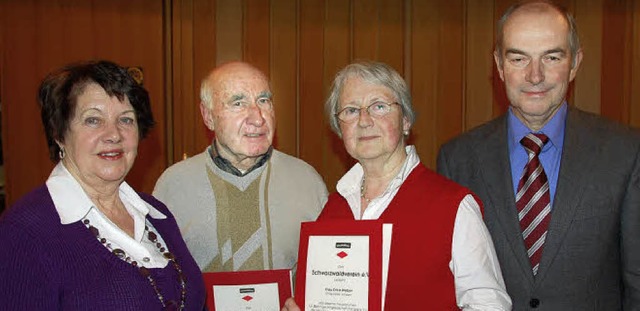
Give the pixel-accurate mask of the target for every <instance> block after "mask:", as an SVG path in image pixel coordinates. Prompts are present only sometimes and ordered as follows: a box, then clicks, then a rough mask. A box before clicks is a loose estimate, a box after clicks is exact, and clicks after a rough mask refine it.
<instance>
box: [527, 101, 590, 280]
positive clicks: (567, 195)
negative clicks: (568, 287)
mask: <svg viewBox="0 0 640 311" xmlns="http://www.w3.org/2000/svg"><path fill="white" fill-rule="evenodd" d="M578 114H579V112H576V111H575V110H574V109H572V108H569V111H568V113H567V123H566V126H565V136H564V145H563V148H562V149H563V150H562V158H561V160H560V172H559V173H558V183H557V188H556V195H555V198H554V201H553V205H552V207H551V208H552V211H551V221H550V222H549V228H548V231H547V238H546V241H545V246H544V250H543V253H542V258H541V259H540V270H539V271H538V277H537V279H539V280H540V281H542V280H543V279H544V277H545V275H546V272H547V270H548V269H549V266H550V265H551V264H552V263H553V260H554V258H555V256H556V255H557V254H558V250H559V249H560V247H561V246H562V243H563V240H564V237H565V236H566V234H567V230H568V229H569V227H570V226H571V222H572V220H573V219H574V215H575V212H576V208H577V206H578V203H580V201H581V197H582V193H583V192H584V189H585V185H586V184H587V183H588V182H589V177H588V176H587V172H588V168H589V167H591V162H592V161H593V159H594V158H597V156H594V155H595V154H597V153H598V152H599V150H598V149H599V145H598V144H596V143H595V141H594V140H593V139H587V138H589V137H591V136H593V135H590V134H589V133H588V131H589V127H588V126H585V124H584V123H583V122H582V120H581V119H580V117H579V115H578Z"/></svg>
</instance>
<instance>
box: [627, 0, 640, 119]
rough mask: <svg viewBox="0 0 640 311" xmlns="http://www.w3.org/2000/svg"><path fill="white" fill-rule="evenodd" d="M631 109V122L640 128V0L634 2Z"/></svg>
mask: <svg viewBox="0 0 640 311" xmlns="http://www.w3.org/2000/svg"><path fill="white" fill-rule="evenodd" d="M631 38H632V50H633V51H632V53H633V54H632V55H633V56H632V57H631V111H630V118H629V124H630V125H632V126H635V127H638V128H640V1H634V2H633V30H632V35H631Z"/></svg>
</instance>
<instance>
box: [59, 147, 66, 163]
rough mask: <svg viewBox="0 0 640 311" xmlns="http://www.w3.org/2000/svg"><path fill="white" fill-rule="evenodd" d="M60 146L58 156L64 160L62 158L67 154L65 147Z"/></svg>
mask: <svg viewBox="0 0 640 311" xmlns="http://www.w3.org/2000/svg"><path fill="white" fill-rule="evenodd" d="M58 148H60V150H58V158H60V160H61V161H62V159H64V156H66V155H67V154H66V153H65V152H64V147H62V146H59V147H58Z"/></svg>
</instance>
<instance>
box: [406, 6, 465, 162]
mask: <svg viewBox="0 0 640 311" xmlns="http://www.w3.org/2000/svg"><path fill="white" fill-rule="evenodd" d="M410 10H411V29H410V30H409V31H410V32H411V52H410V53H411V61H410V66H411V93H412V95H413V106H414V109H415V110H416V113H417V118H416V122H415V124H414V125H413V127H412V130H411V136H410V143H413V144H415V146H416V149H417V150H418V153H419V154H420V159H421V160H422V162H424V163H426V164H427V165H428V166H431V165H432V164H434V163H435V153H434V152H433V150H434V149H436V148H437V132H436V131H437V124H438V120H437V109H438V108H437V107H438V102H437V101H438V92H437V89H438V57H439V56H440V54H439V53H438V51H439V43H440V42H439V39H440V37H439V25H438V23H439V22H440V18H439V16H440V15H441V12H440V6H439V5H438V2H437V1H414V2H412V6H411V8H410ZM458 121H459V120H458Z"/></svg>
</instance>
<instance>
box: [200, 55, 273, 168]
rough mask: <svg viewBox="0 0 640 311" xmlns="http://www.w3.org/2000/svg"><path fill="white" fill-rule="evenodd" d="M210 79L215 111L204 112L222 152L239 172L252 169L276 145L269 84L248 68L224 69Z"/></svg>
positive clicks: (207, 108)
mask: <svg viewBox="0 0 640 311" xmlns="http://www.w3.org/2000/svg"><path fill="white" fill-rule="evenodd" d="M210 78H211V84H210V85H211V87H212V90H213V92H212V95H213V96H212V99H213V103H212V107H211V108H209V107H206V104H204V103H203V105H202V106H201V112H202V115H203V118H204V120H205V123H206V124H207V127H208V128H209V129H210V130H212V131H214V132H215V135H216V144H217V145H216V146H217V147H218V152H219V154H220V156H222V157H223V158H225V159H227V160H229V161H230V162H231V163H232V164H233V165H234V166H236V167H238V168H239V169H243V168H248V167H251V166H252V165H253V163H255V162H256V161H257V160H258V159H259V158H260V157H261V156H262V155H264V154H265V153H266V152H267V151H268V150H269V148H270V147H271V144H272V141H273V135H274V131H275V113H274V110H273V102H272V94H271V89H270V87H269V82H268V81H267V79H266V77H265V76H264V75H263V74H262V73H261V72H260V71H258V70H257V69H255V68H253V67H250V66H248V65H246V64H235V65H229V66H227V67H222V68H220V69H219V70H218V72H216V73H215V74H214V75H212V76H211V77H210Z"/></svg>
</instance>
